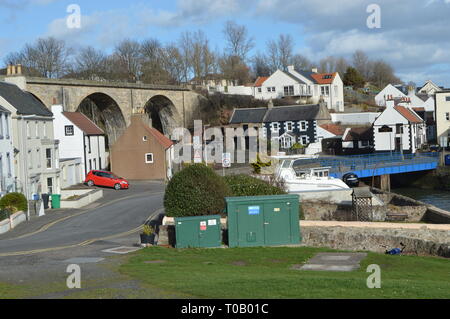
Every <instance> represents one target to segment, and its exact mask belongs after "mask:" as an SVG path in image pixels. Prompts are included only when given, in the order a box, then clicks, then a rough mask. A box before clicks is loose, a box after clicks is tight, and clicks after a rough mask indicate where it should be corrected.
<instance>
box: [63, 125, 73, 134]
mask: <svg viewBox="0 0 450 319" xmlns="http://www.w3.org/2000/svg"><path fill="white" fill-rule="evenodd" d="M64 131H65V133H66V136H74V135H75V133H74V129H73V125H66V126H65V127H64Z"/></svg>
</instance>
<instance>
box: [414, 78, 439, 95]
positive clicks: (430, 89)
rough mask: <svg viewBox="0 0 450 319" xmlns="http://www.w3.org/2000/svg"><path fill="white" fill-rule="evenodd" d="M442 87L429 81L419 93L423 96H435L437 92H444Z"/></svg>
mask: <svg viewBox="0 0 450 319" xmlns="http://www.w3.org/2000/svg"><path fill="white" fill-rule="evenodd" d="M442 89H443V88H442V87H440V86H438V85H436V84H434V83H433V81H431V80H428V81H426V82H425V84H424V85H423V86H422V87H421V88H419V89H418V90H417V91H418V93H421V94H428V96H433V95H434V94H435V93H436V92H439V91H442Z"/></svg>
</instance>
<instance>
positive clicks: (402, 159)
mask: <svg viewBox="0 0 450 319" xmlns="http://www.w3.org/2000/svg"><path fill="white" fill-rule="evenodd" d="M438 161H439V153H417V154H401V153H377V154H364V155H351V156H329V157H319V158H316V159H304V160H301V161H300V162H298V163H299V164H301V165H305V166H308V165H311V166H316V165H317V164H319V165H320V166H322V167H331V173H332V174H333V173H342V172H349V171H358V170H368V169H375V168H382V167H392V166H404V165H417V164H428V163H433V164H437V163H438ZM411 171H414V169H411Z"/></svg>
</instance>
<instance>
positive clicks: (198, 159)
mask: <svg viewBox="0 0 450 319" xmlns="http://www.w3.org/2000/svg"><path fill="white" fill-rule="evenodd" d="M201 162H202V152H201V151H200V150H195V151H194V163H201Z"/></svg>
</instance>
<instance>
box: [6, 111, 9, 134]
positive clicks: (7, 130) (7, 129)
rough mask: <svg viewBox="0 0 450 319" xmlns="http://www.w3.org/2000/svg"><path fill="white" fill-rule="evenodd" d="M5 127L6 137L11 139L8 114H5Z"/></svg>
mask: <svg viewBox="0 0 450 319" xmlns="http://www.w3.org/2000/svg"><path fill="white" fill-rule="evenodd" d="M5 128H6V132H5V135H6V139H9V116H8V114H5Z"/></svg>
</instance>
